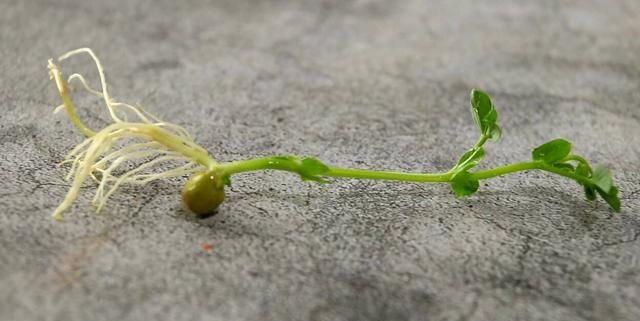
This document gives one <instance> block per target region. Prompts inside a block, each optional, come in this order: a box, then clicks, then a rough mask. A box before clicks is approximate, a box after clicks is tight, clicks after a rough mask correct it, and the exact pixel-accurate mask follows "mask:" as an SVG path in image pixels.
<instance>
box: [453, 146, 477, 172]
mask: <svg viewBox="0 0 640 321" xmlns="http://www.w3.org/2000/svg"><path fill="white" fill-rule="evenodd" d="M483 157H484V148H482V147H477V148H472V149H470V150H468V151H466V152H465V153H464V154H462V156H461V157H460V159H459V160H458V163H457V164H456V166H455V167H454V169H455V170H456V171H458V170H459V171H467V170H469V169H471V168H472V167H474V166H476V165H478V163H480V161H481V160H482V158H483Z"/></svg>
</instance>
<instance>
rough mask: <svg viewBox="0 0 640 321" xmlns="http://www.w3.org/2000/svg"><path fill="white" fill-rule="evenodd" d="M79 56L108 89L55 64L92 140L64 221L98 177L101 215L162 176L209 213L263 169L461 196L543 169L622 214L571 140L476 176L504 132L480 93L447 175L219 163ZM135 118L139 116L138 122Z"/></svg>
mask: <svg viewBox="0 0 640 321" xmlns="http://www.w3.org/2000/svg"><path fill="white" fill-rule="evenodd" d="M78 54H88V55H89V56H90V57H91V58H92V59H93V61H94V63H95V65H96V67H97V70H98V74H99V78H100V84H101V90H96V89H93V88H92V87H91V86H90V85H89V84H88V82H87V81H86V80H85V78H84V77H83V76H82V75H80V74H72V75H71V76H69V78H68V79H67V80H66V81H65V80H64V78H63V75H62V72H61V71H60V69H59V68H58V67H57V66H56V65H55V64H54V63H53V60H52V59H50V60H49V65H48V67H49V74H50V76H51V78H52V79H53V80H54V81H55V83H56V86H57V89H58V92H59V94H60V97H61V98H62V105H60V106H58V107H57V108H56V109H55V110H54V112H58V111H60V110H62V109H64V110H66V112H67V115H68V116H69V118H70V119H71V122H72V123H73V124H74V125H75V126H76V127H77V128H78V130H80V132H81V133H82V134H84V136H86V139H85V140H84V141H83V142H81V143H80V144H78V145H77V146H76V147H75V148H73V149H72V150H71V152H69V154H68V155H67V156H66V157H65V159H64V161H63V162H62V163H70V164H71V169H70V171H69V174H68V175H67V177H66V178H67V180H71V179H72V183H71V187H70V189H69V191H68V193H67V195H66V197H65V198H64V200H63V201H62V203H61V204H60V205H59V206H58V207H57V208H56V210H55V211H54V213H53V217H54V218H55V219H57V220H61V219H62V217H63V212H64V211H65V210H67V209H68V208H69V207H70V206H71V204H72V203H73V201H74V200H75V199H76V197H77V195H78V192H79V190H80V188H81V186H82V184H83V183H84V182H85V181H86V180H87V179H90V178H91V179H93V180H94V181H95V182H96V183H97V191H96V194H95V196H94V198H93V200H92V204H93V205H94V206H95V207H96V211H97V212H99V211H100V210H101V209H102V208H103V207H104V205H105V203H106V201H107V200H108V199H109V197H110V196H111V195H113V193H114V192H115V191H116V190H118V188H119V187H121V186H122V185H123V184H134V185H143V184H146V183H149V182H151V181H153V180H157V179H163V178H170V177H183V176H190V177H189V179H188V180H187V182H186V184H185V185H184V188H183V189H182V199H183V201H184V204H185V205H186V206H187V207H188V208H189V209H190V210H191V211H193V212H194V213H196V214H198V215H205V214H208V213H212V212H213V211H215V210H216V209H217V208H218V207H219V206H220V204H221V203H222V202H223V201H224V198H225V194H224V188H225V185H230V182H231V176H232V175H234V174H239V173H243V172H251V171H258V170H281V171H288V172H292V173H296V174H298V175H299V176H300V178H301V179H302V180H305V181H313V182H318V183H327V182H328V181H327V178H330V177H334V178H355V179H378V180H392V181H405V182H422V183H448V184H449V185H450V186H451V188H452V190H453V192H454V193H455V195H456V196H457V197H465V196H469V195H471V194H473V193H475V192H476V191H477V190H478V188H479V186H480V184H479V181H481V180H485V179H490V178H493V177H497V176H502V175H506V174H509V173H514V172H519V171H527V170H541V171H546V172H549V173H553V174H557V175H560V176H564V177H566V178H569V179H571V180H574V181H575V182H577V183H578V184H579V185H581V186H582V187H583V189H584V193H585V195H586V198H587V200H590V201H594V200H595V199H596V196H597V195H600V197H602V198H603V199H604V200H605V201H606V202H607V203H608V204H609V206H610V207H611V208H612V209H613V210H614V211H616V212H618V211H620V199H619V198H618V188H617V187H616V186H615V185H614V183H613V179H612V178H611V174H610V172H609V170H608V169H607V168H606V167H605V166H602V165H598V166H595V167H594V168H592V167H591V165H589V163H588V162H587V161H586V160H585V159H584V158H582V157H580V156H578V155H575V154H572V153H571V143H570V142H568V141H566V140H564V139H554V140H551V141H548V142H546V143H544V144H542V145H540V146H538V147H536V148H534V149H533V151H532V159H531V160H527V161H522V162H517V163H512V164H508V165H504V166H499V167H495V168H491V169H485V170H478V171H472V169H473V168H474V167H476V166H477V165H478V164H479V163H480V161H481V160H482V159H483V157H484V156H485V150H484V147H483V146H484V144H485V143H486V142H487V141H488V140H490V139H492V140H496V139H498V138H499V137H500V135H501V130H500V127H499V126H498V124H497V120H498V113H497V111H496V109H495V108H494V105H493V103H492V102H491V99H490V98H489V96H488V95H487V94H486V93H484V92H482V91H480V90H477V89H474V90H472V91H471V115H472V116H473V120H474V122H475V124H476V127H477V128H478V129H479V131H480V137H479V138H478V140H477V142H476V143H475V145H473V147H471V148H470V149H468V150H467V151H466V152H465V153H464V154H462V156H461V157H460V158H459V160H458V162H457V163H456V164H455V165H454V166H453V167H452V168H451V169H450V170H448V171H446V172H442V173H405V172H394V171H377V170H368V169H352V168H340V167H332V166H328V165H326V164H324V163H323V162H321V161H320V160H318V159H316V158H313V157H306V158H300V157H296V156H280V155H278V156H269V157H261V158H256V159H247V160H238V161H232V162H228V163H219V162H216V161H215V160H214V159H213V158H212V157H211V156H210V155H209V153H208V152H207V151H206V150H205V149H204V148H202V147H200V146H199V145H198V144H196V143H195V142H194V140H193V138H192V136H191V135H190V134H189V133H188V132H187V131H186V130H185V129H184V128H183V127H180V126H178V125H175V124H171V123H168V122H164V121H162V120H160V119H159V118H157V117H155V116H153V115H151V114H150V113H148V112H146V111H144V110H143V109H142V108H141V107H140V106H133V105H130V104H127V103H123V102H118V101H116V100H115V99H114V98H113V97H111V96H110V95H109V92H108V90H107V82H106V79H105V75H104V70H103V67H102V64H101V63H100V60H99V59H98V57H97V56H96V55H95V54H94V53H93V51H91V49H88V48H81V49H77V50H73V51H70V52H68V53H66V54H64V55H62V56H61V57H60V58H58V61H63V60H65V59H68V58H70V57H72V56H75V55H78ZM72 81H76V82H79V84H80V85H81V86H82V87H83V88H84V89H85V90H86V91H87V92H88V93H90V94H92V95H95V96H97V97H99V98H101V99H102V100H103V101H104V104H105V105H106V107H107V110H108V111H109V115H110V116H111V120H112V121H113V123H112V124H110V125H108V126H106V127H104V128H103V129H101V130H99V131H94V130H92V129H90V128H89V127H87V126H86V125H85V124H84V123H83V122H82V121H81V120H80V118H79V117H78V116H77V115H76V113H75V111H74V107H73V105H72V103H71V98H70V97H69V93H68V91H67V85H68V84H69V83H71V82H72ZM130 117H133V118H135V119H134V120H133V121H130V120H128V119H129V118H130ZM126 166H128V167H126Z"/></svg>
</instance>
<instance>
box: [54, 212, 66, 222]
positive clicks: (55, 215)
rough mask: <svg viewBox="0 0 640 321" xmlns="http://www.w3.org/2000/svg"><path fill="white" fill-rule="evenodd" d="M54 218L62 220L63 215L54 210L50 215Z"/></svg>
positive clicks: (58, 220) (57, 220)
mask: <svg viewBox="0 0 640 321" xmlns="http://www.w3.org/2000/svg"><path fill="white" fill-rule="evenodd" d="M51 217H52V218H53V219H54V220H56V222H62V221H64V216H63V215H62V213H61V212H57V211H56V212H55V213H53V215H52V216H51Z"/></svg>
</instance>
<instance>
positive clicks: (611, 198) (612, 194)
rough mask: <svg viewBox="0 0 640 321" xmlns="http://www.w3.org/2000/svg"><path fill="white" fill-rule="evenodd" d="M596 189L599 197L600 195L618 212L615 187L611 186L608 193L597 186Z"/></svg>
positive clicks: (618, 204) (618, 206)
mask: <svg viewBox="0 0 640 321" xmlns="http://www.w3.org/2000/svg"><path fill="white" fill-rule="evenodd" d="M596 190H597V191H598V194H600V197H602V198H603V199H604V200H605V201H606V202H607V204H609V206H611V208H612V209H613V210H614V211H616V212H620V198H618V188H617V187H615V186H611V187H610V189H609V192H608V193H605V192H604V191H603V190H602V189H600V188H599V187H598V188H597V189H596Z"/></svg>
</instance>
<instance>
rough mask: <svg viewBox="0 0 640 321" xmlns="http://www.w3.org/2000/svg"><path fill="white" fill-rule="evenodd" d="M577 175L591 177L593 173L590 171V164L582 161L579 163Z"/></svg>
mask: <svg viewBox="0 0 640 321" xmlns="http://www.w3.org/2000/svg"><path fill="white" fill-rule="evenodd" d="M576 175H579V176H582V177H587V178H589V177H591V173H590V171H589V165H587V164H585V163H583V162H580V163H578V166H576Z"/></svg>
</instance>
